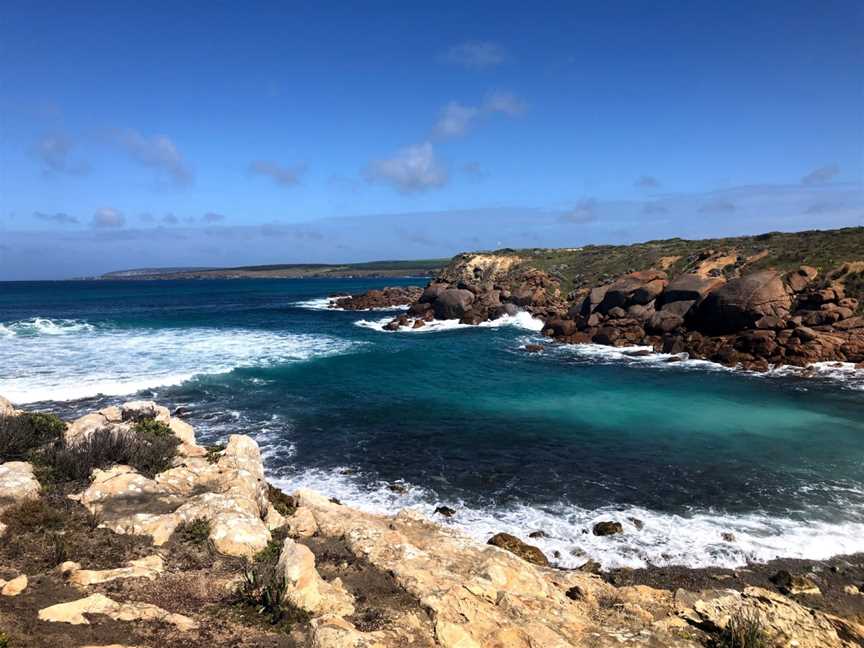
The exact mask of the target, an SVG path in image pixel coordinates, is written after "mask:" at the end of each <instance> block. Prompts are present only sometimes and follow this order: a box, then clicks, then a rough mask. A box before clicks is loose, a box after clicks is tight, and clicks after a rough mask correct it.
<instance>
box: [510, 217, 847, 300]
mask: <svg viewBox="0 0 864 648" xmlns="http://www.w3.org/2000/svg"><path fill="white" fill-rule="evenodd" d="M494 254H498V255H509V254H512V255H515V256H518V257H520V258H522V259H523V260H524V261H523V265H527V266H531V267H535V268H537V269H539V270H544V271H546V272H548V273H549V274H551V275H553V276H555V277H556V278H557V279H558V280H559V281H560V282H561V288H562V292H563V293H564V294H566V293H567V292H569V291H571V290H574V289H579V288H584V287H589V286H595V285H599V284H602V283H605V282H606V281H610V280H612V279H614V278H615V277H618V276H620V275H622V274H625V273H627V272H631V271H635V270H642V269H645V268H664V269H665V270H666V271H667V272H668V273H669V275H670V276H671V277H674V276H676V275H678V274H681V273H684V272H689V271H692V270H693V269H694V268H695V267H696V266H697V265H698V264H699V263H701V262H702V261H703V260H704V259H706V258H707V257H710V256H712V255H717V256H722V255H729V256H731V255H735V256H737V257H739V261H738V262H736V263H733V264H730V265H727V266H725V267H723V268H721V269H719V270H718V272H720V273H721V274H729V273H731V272H734V271H735V270H737V269H738V268H741V267H742V266H744V265H746V267H747V270H748V271H754V270H760V269H764V268H775V269H777V270H781V271H786V270H792V269H794V268H797V267H798V266H800V265H802V264H804V265H810V266H813V267H815V268H816V269H817V270H819V273H820V275H823V276H824V275H825V274H826V273H828V272H830V271H832V270H834V269H837V268H839V267H840V266H842V265H843V264H845V263H850V264H855V265H853V267H852V268H851V270H852V272H851V273H849V274H848V275H847V276H846V278H845V280H844V281H845V283H846V286H847V290H849V289H852V290H851V292H858V293H859V294H860V293H862V292H864V227H847V228H843V229H836V230H810V231H806V232H791V233H787V232H769V233H766V234H757V235H755V236H738V237H732V238H719V239H702V240H693V241H690V240H685V239H680V238H673V239H666V240H659V241H646V242H645V243H635V244H633V245H586V246H584V247H580V248H546V249H541V248H534V249H531V248H529V249H520V250H513V249H506V250H497V251H495V252H494ZM856 262H857V263H856ZM855 286H857V287H858V289H857V291H856V290H854V289H853V287H855Z"/></svg>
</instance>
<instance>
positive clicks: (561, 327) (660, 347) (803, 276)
mask: <svg viewBox="0 0 864 648" xmlns="http://www.w3.org/2000/svg"><path fill="white" fill-rule="evenodd" d="M763 259H764V255H758V254H757V255H754V256H753V257H751V258H743V257H741V256H740V255H737V254H734V253H729V252H728V251H720V252H718V251H714V250H708V251H706V252H704V253H702V254H701V255H696V256H695V257H694V258H693V259H691V260H690V263H689V264H688V265H686V266H684V267H683V268H681V267H680V265H676V263H678V261H679V257H663V258H661V259H659V260H658V263H657V266H658V267H648V268H646V269H644V270H637V271H631V272H627V273H625V274H623V275H621V276H618V277H610V276H609V275H605V279H606V280H605V281H604V282H603V283H600V284H598V285H594V286H590V285H589V286H583V287H581V288H578V289H575V290H572V291H570V292H569V293H568V294H567V295H566V296H562V290H561V277H560V276H555V275H554V274H552V273H550V272H547V271H544V270H540V269H538V268H536V267H534V266H533V265H532V263H531V262H530V260H526V259H522V258H520V257H518V256H516V255H514V254H509V253H508V254H497V255H496V254H464V255H460V256H458V257H456V258H455V259H454V260H453V262H452V263H451V264H450V266H448V267H447V268H446V269H445V270H444V271H443V272H442V273H441V274H440V275H439V276H438V277H436V279H435V280H433V281H432V282H431V283H430V284H429V285H428V286H427V287H426V289H425V290H424V291H423V293H422V294H421V295H420V297H419V298H418V299H417V301H416V302H415V303H413V304H412V305H411V306H410V307H409V309H408V311H407V313H406V314H404V315H400V316H399V317H397V318H395V319H394V320H393V321H392V322H390V323H389V324H387V326H386V328H387V329H388V330H398V329H400V328H403V327H410V328H418V327H420V326H424V325H425V324H426V323H427V322H429V321H431V320H433V319H442V320H443V319H458V320H459V321H460V322H462V323H464V324H479V323H481V322H484V321H486V320H490V319H496V318H499V317H501V316H502V315H514V314H516V313H517V312H519V311H520V310H524V311H527V312H529V313H531V314H532V315H533V316H534V317H537V318H539V319H541V320H542V321H543V322H544V328H543V334H544V335H546V336H548V337H550V338H553V339H555V340H557V341H559V342H564V343H572V344H580V343H583V344H584V343H593V344H603V345H610V346H616V347H629V346H643V347H649V348H650V349H653V350H654V351H657V352H663V353H668V354H678V357H675V358H673V360H677V359H681V358H683V357H689V358H698V359H704V360H710V361H713V362H718V363H721V364H724V365H727V366H731V367H735V366H738V367H742V368H745V369H749V370H756V371H766V370H768V369H770V368H772V367H777V366H780V365H795V366H799V367H805V366H808V365H810V364H813V363H816V362H844V363H846V362H848V363H854V364H858V365H861V366H862V367H864V364H862V363H864V313H862V309H861V304H860V303H859V297H860V291H861V281H862V271H864V263H862V262H851V263H845V264H843V265H841V266H840V267H837V268H835V269H831V270H828V271H827V272H826V273H825V274H824V275H821V274H820V272H819V270H817V268H815V267H811V266H807V265H801V266H800V267H796V268H794V269H792V270H786V271H780V270H777V269H773V268H761V267H760V261H762V260H763ZM750 268H753V270H752V271H751V270H750ZM682 270H683V271H682ZM850 286H851V288H850Z"/></svg>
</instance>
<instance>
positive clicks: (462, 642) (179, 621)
mask: <svg viewBox="0 0 864 648" xmlns="http://www.w3.org/2000/svg"><path fill="white" fill-rule="evenodd" d="M650 281H657V279H656V278H655V279H651V280H650ZM616 290H619V291H620V292H621V294H622V295H624V296H625V298H626V299H630V296H632V295H633V294H635V290H632V286H630V285H627V286H625V285H624V284H619V287H618V288H616ZM637 290H638V289H637ZM628 295H629V296H628ZM615 299H618V298H617V297H616V298H615ZM599 303H602V300H601V301H600V302H599ZM625 303H626V302H625ZM611 308H619V307H618V306H613V307H611ZM610 310H611V309H610ZM108 410H110V411H108ZM108 410H102V411H101V412H99V413H97V416H98V417H101V419H97V418H90V419H87V420H88V421H94V420H97V421H101V422H100V423H99V424H100V425H107V426H109V429H113V428H111V427H110V426H123V425H127V424H128V423H129V421H132V420H135V417H136V416H145V417H148V418H149V417H155V416H159V417H161V418H162V420H163V422H166V424H170V423H171V422H172V420H171V417H170V415H168V414H167V410H164V411H163V409H159V408H158V406H155V404H152V403H149V402H143V403H134V404H127V405H125V406H121V407H119V408H108ZM89 416H93V415H89ZM166 417H167V418H166ZM86 418H87V417H82V419H86ZM82 419H79V421H77V422H76V424H73V426H71V427H70V429H73V428H74V429H76V430H77V431H76V434H87V433H88V432H87V431H86V430H87V429H89V428H88V427H87V426H85V425H84V424H83V422H82ZM76 425H77V428H76ZM130 429H131V428H130ZM171 429H172V430H173V429H174V427H172V428H171ZM178 429H179V433H178V431H175V434H178V436H180V435H184V438H185V439H186V441H185V443H186V445H188V446H189V448H193V449H194V448H198V447H199V446H197V445H196V443H195V438H194V431H192V430H191V428H189V429H188V430H187V429H186V428H182V427H180V428H178ZM4 468H5V474H6V476H7V479H6V482H7V483H8V484H12V483H15V484H16V486H15V488H14V489H13V488H11V487H10V488H7V490H8V491H9V492H12V491H14V492H15V493H16V495H15V497H17V498H18V500H17V501H20V500H22V499H23V500H26V499H35V498H40V497H41V498H42V499H43V500H45V498H46V497H47V496H46V495H45V494H40V490H39V489H38V488H36V487H34V485H33V483H32V481H31V478H32V468H31V467H30V466H29V465H27V464H24V465H23V466H19V465H13V466H11V467H9V464H6V465H4ZM10 475H14V478H13V477H10ZM22 484H23V486H22ZM36 486H38V483H37V484H36ZM274 490H275V489H274ZM73 497H75V498H76V499H78V500H79V501H80V502H81V504H82V505H83V506H84V507H86V508H87V510H88V511H90V512H91V513H92V514H93V516H94V518H93V519H94V521H100V522H101V526H104V527H107V528H110V529H113V530H114V531H115V532H116V533H117V534H136V535H147V536H150V537H151V538H152V540H153V544H154V545H156V546H157V547H159V549H156V550H154V549H152V548H151V547H150V546H149V542H146V541H145V542H144V543H143V546H141V548H140V549H139V550H138V551H140V553H137V554H131V559H129V557H130V554H126V556H127V558H125V559H124V560H122V561H121V560H117V559H116V557H114V556H111V557H109V558H108V559H109V560H111V561H112V564H108V565H105V564H92V563H90V564H87V568H86V569H83V568H82V563H85V561H92V560H93V557H92V555H88V556H89V557H87V556H85V557H82V558H80V560H78V561H76V560H75V559H76V556H70V558H71V559H72V560H68V561H66V562H64V563H62V564H61V565H60V566H59V569H58V568H56V567H54V566H53V565H55V564H56V563H55V562H52V563H51V565H52V566H51V568H50V570H49V571H47V572H46V571H44V568H43V571H42V572H41V573H38V574H35V573H33V572H31V571H30V570H29V569H26V570H25V569H16V570H15V571H16V572H17V574H14V575H13V573H5V572H4V577H11V580H9V581H8V582H5V581H0V590H2V594H4V595H6V596H7V597H11V596H12V595H16V597H15V598H4V597H0V608H3V606H4V605H6V606H8V605H9V604H10V603H12V604H13V605H18V604H19V603H20V604H21V605H22V606H23V605H25V604H26V603H27V602H28V601H34V602H35V601H39V603H38V605H34V607H33V608H31V609H30V610H29V611H28V612H27V614H29V615H30V616H29V617H27V618H28V619H30V620H29V621H26V623H23V626H24V627H25V628H27V629H28V630H30V632H31V634H30V635H29V636H31V637H32V636H34V635H33V632H39V633H40V636H43V634H44V633H48V632H49V630H47V628H49V626H50V627H51V630H50V631H51V632H54V633H55V634H54V635H52V636H55V637H56V633H57V630H56V629H53V624H58V623H65V624H70V627H69V629H68V630H63V632H68V633H73V632H78V631H79V630H80V628H76V629H74V630H73V629H72V628H71V626H89V625H90V624H91V623H92V624H93V625H94V628H95V630H94V632H93V633H92V634H88V640H87V641H86V642H83V641H76V642H75V643H74V644H73V645H88V644H91V643H94V645H106V644H108V643H109V641H115V642H116V640H117V638H118V635H117V629H116V627H115V628H114V630H111V632H113V633H114V634H112V635H111V636H110V637H108V636H104V635H99V629H100V628H101V627H102V625H103V624H104V620H103V622H99V621H98V619H99V617H100V616H102V617H108V618H109V619H111V620H113V621H116V622H119V623H127V624H137V625H130V626H123V627H122V632H125V631H126V630H127V629H134V632H130V633H129V634H128V635H122V636H128V637H130V638H131V637H134V642H135V644H136V645H139V644H140V645H151V644H153V645H164V646H166V648H168V647H169V646H184V648H185V647H186V646H196V647H197V646H206V645H213V643H214V642H215V644H216V645H219V643H218V640H217V639H214V637H215V636H216V635H214V634H213V625H214V623H215V624H216V625H219V623H221V622H222V620H223V619H224V618H226V617H229V616H233V615H235V614H237V608H235V607H233V606H236V605H238V603H237V599H236V598H235V597H236V596H239V595H240V594H241V593H242V592H244V591H247V593H248V590H244V589H243V587H242V584H243V583H244V582H247V581H248V579H249V578H250V576H249V574H250V573H251V574H253V575H255V574H257V575H256V576H255V578H256V579H258V578H262V579H263V578H266V576H265V574H267V573H269V574H271V576H273V580H258V581H256V582H257V583H258V585H260V591H262V592H264V595H265V598H263V599H253V600H252V601H251V602H250V601H249V600H248V599H246V600H245V601H246V602H245V603H243V604H242V605H245V606H246V608H245V609H246V610H247V611H249V612H251V614H253V615H260V614H261V611H262V610H265V609H270V610H271V611H272V610H273V609H274V608H275V609H277V610H281V613H282V614H287V615H288V617H289V618H290V619H291V623H292V624H293V625H292V626H291V637H290V640H291V642H292V643H289V644H287V645H303V646H313V647H320V648H325V647H326V648H373V647H374V648H403V647H405V646H414V647H417V648H435V647H441V648H538V647H541V646H542V647H543V648H547V647H549V648H574V647H575V648H589V647H590V648H612V647H615V648H619V647H620V646H622V645H623V646H627V645H633V646H640V647H646V648H698V647H700V646H705V645H729V644H728V642H727V644H723V643H722V641H723V640H724V639H723V637H724V633H727V631H728V629H729V627H730V624H733V625H734V623H736V621H735V620H736V619H740V618H748V619H753V618H756V619H758V620H759V626H760V628H761V632H762V633H763V636H764V638H765V639H766V641H770V642H774V643H776V644H777V645H782V646H797V647H798V648H815V647H816V646H819V647H820V648H852V647H853V646H855V645H861V643H862V641H864V628H862V627H861V626H859V625H857V624H856V623H855V622H854V621H851V620H848V619H843V618H840V617H837V616H833V615H831V614H826V613H824V612H822V611H819V610H817V609H814V608H810V607H807V606H806V605H805V603H803V602H802V601H807V600H809V599H819V600H822V599H824V597H823V596H817V595H816V594H815V592H814V591H812V588H809V585H812V583H809V584H808V583H807V582H804V581H803V580H801V579H796V578H795V577H791V576H789V578H786V576H788V574H787V575H784V576H782V577H780V576H778V582H777V584H778V587H781V588H784V589H785V591H788V592H789V593H790V595H794V596H796V597H798V598H797V599H796V600H792V599H790V598H787V597H786V596H783V595H781V594H779V593H774V592H770V591H767V590H763V589H758V588H753V587H748V588H746V589H744V590H743V591H741V592H738V591H732V590H725V589H721V590H718V589H709V590H705V591H700V592H688V591H684V590H680V589H679V590H678V591H676V592H674V593H673V592H672V591H668V590H665V589H654V588H651V587H646V586H645V585H636V584H634V585H631V586H625V587H615V586H613V585H611V584H609V583H607V582H605V581H604V580H603V579H602V578H600V577H599V576H597V575H595V574H594V573H590V572H592V571H598V567H599V566H596V564H595V565H591V564H590V562H589V564H587V565H586V566H585V567H584V568H583V569H582V570H573V571H564V570H557V569H554V568H552V567H551V566H550V565H549V562H548V560H547V558H546V556H545V555H544V554H543V553H542V551H540V549H539V548H537V547H534V546H532V545H529V544H526V543H524V542H523V541H521V540H520V539H519V538H517V537H515V536H512V535H508V534H504V533H501V534H497V535H496V536H494V537H493V538H491V539H490V540H489V543H488V544H480V543H478V542H476V541H475V540H472V539H471V538H469V537H467V536H465V535H463V534H462V533H461V532H459V531H457V530H455V529H453V528H449V527H443V526H439V525H438V524H435V523H433V522H432V521H430V520H428V519H426V518H424V517H423V516H422V515H420V514H418V513H417V512H415V511H413V510H411V509H406V510H403V511H401V512H400V513H399V514H397V515H395V516H384V515H373V514H369V513H364V512H361V511H357V510H354V509H351V508H349V507H347V506H343V505H341V504H339V503H338V502H337V501H335V500H331V499H329V498H327V497H326V496H324V495H320V494H318V493H315V492H312V491H306V490H301V491H298V492H297V493H295V494H294V495H293V496H287V495H285V494H280V493H278V492H276V493H274V492H272V491H270V490H269V489H268V487H267V484H266V482H265V481H264V469H263V464H262V461H261V455H260V452H259V450H258V446H257V444H255V442H254V441H253V440H252V439H250V438H249V437H245V436H241V435H234V436H232V437H230V440H229V442H228V444H227V447H225V449H224V450H223V451H222V452H221V454H219V453H213V452H211V453H209V457H208V458H203V457H199V456H194V455H189V454H181V455H178V456H177V458H176V459H175V462H174V466H172V467H171V468H169V469H168V470H165V471H163V472H161V473H159V474H157V475H156V476H155V477H154V478H152V479H150V478H148V477H145V476H143V475H141V474H139V473H137V472H136V471H134V470H132V469H131V468H130V467H128V466H111V467H107V468H105V469H103V470H95V471H94V472H93V475H92V482H91V484H90V485H89V486H88V487H87V488H86V489H85V490H84V491H83V492H82V493H80V494H77V495H74V496H73ZM269 497H273V498H274V500H273V501H274V502H277V503H279V505H280V506H281V507H282V508H281V510H282V511H283V513H284V516H283V515H282V514H280V513H279V512H277V511H276V510H275V508H274V504H273V503H271V502H270V500H269V499H268V498H269ZM82 514H83V512H82ZM202 521H206V525H205V524H202ZM182 522H195V524H194V525H192V526H195V527H197V528H198V529H203V530H202V531H201V536H202V537H198V538H197V540H195V541H194V542H197V543H198V545H197V546H198V547H199V549H198V550H197V551H200V552H204V553H205V557H206V560H205V561H204V562H203V563H201V564H200V565H199V567H200V569H199V571H198V575H197V577H195V578H194V579H193V580H189V581H183V580H182V578H183V576H184V574H183V573H182V571H181V570H178V564H185V563H177V562H172V561H175V560H177V558H176V557H175V556H172V552H173V551H178V550H179V551H180V552H181V557H183V556H185V553H184V552H188V551H190V549H189V547H188V546H187V545H183V546H184V547H185V548H184V549H178V547H179V545H178V543H181V542H189V541H188V540H182V539H181V538H182V537H183V535H184V534H183V533H178V534H175V536H174V537H173V538H172V537H171V536H172V533H173V532H174V530H175V529H176V528H177V526H178V525H179V524H181V523H182ZM630 522H632V523H633V524H634V526H635V527H636V528H637V529H638V527H639V525H638V524H637V522H638V520H633V519H631V520H630ZM606 524H607V525H609V528H610V530H613V531H616V532H617V531H618V529H619V528H620V527H621V525H620V524H619V523H614V522H608V523H606ZM616 525H617V526H616ZM276 528H279V532H278V533H279V535H278V536H277V538H278V542H273V543H270V540H271V537H272V536H271V530H273V529H276ZM184 533H187V534H188V533H191V532H190V531H189V529H188V527H187V529H186V531H184ZM543 536H544V534H542V533H539V532H537V533H533V534H531V536H530V537H536V538H542V537H543ZM169 540H170V541H169ZM110 542H111V543H112V544H111V547H112V552H113V547H119V546H120V545H122V544H123V543H120V542H117V537H116V536H111V539H110ZM115 543H116V544H115ZM268 543H270V544H269V545H268ZM204 547H206V549H205V548H204ZM264 549H266V551H263V550H264ZM277 555H278V560H277ZM138 556H143V557H138ZM223 556H243V557H246V558H251V559H252V560H253V562H252V565H253V567H251V568H248V567H247V565H248V564H249V563H247V562H246V561H237V560H233V559H228V558H225V559H224V561H223V559H222V557H223ZM262 556H263V558H262ZM187 558H188V556H185V557H183V559H184V560H185V559H187ZM259 561H265V563H264V564H266V565H268V566H269V567H270V568H271V571H270V572H266V571H256V570H260V568H261V564H262V563H261V562H259ZM266 561H270V562H266ZM118 564H122V565H123V566H119V567H118V566H117V565H118ZM231 565H234V567H233V569H235V570H237V571H231V569H232V568H231V567H230V566H231ZM0 567H2V566H0ZM182 569H183V570H185V566H184V567H183V568H182ZM247 569H251V570H252V571H247ZM7 571H9V570H7ZM24 571H27V573H28V574H30V578H29V579H28V577H27V576H24V575H23V573H22V572H24ZM244 574H245V576H244ZM787 581H788V582H787ZM177 583H185V584H184V585H183V587H185V588H186V589H183V590H181V591H180V592H179V593H178V594H177V595H176V596H173V595H172V592H173V590H174V588H175V586H176V585H177ZM69 585H71V586H74V588H75V589H72V588H70V587H69ZM226 588H231V589H230V591H231V592H236V594H231V595H229V594H228V592H229V589H226ZM79 590H85V591H89V592H90V594H89V595H88V596H83V594H82V595H81V596H82V598H77V599H75V600H71V601H69V600H65V599H66V598H67V597H68V596H69V594H70V593H71V594H73V595H75V594H78V591H79ZM94 590H95V591H94ZM202 591H203V594H202V593H201V592H202ZM214 591H215V592H217V593H216V594H214V593H213V592H214ZM849 591H850V592H851V591H852V590H851V589H850V590H849ZM58 592H59V593H60V595H59V596H58ZM108 594H110V596H109V595H108ZM846 595H848V596H853V595H854V596H856V597H860V595H859V594H851V593H847V594H846ZM49 596H50V597H53V598H48V600H46V597H49ZM196 596H197V597H198V598H196V599H195V600H196V601H198V604H197V607H190V606H189V603H188V602H187V599H188V598H189V597H196ZM226 596H228V598H226ZM58 599H59V600H58ZM156 603H158V605H157V604H156ZM31 605H33V604H32V603H31ZM226 605H231V606H232V614H230V615H229V614H227V609H226V608H225V607H224V606H226ZM163 606H164V607H163ZM220 606H222V607H220ZM6 609H7V608H3V609H0V612H2V613H3V615H5V614H6ZM16 609H19V608H16ZM21 609H23V608H21ZM16 615H17V616H16ZM25 616H26V615H25ZM37 616H38V619H39V623H41V624H43V625H42V626H37V631H33V630H32V627H33V626H31V625H27V624H31V623H32V618H35V617H37ZM193 617H194V618H193ZM199 617H200V618H199ZM3 618H4V624H5V623H6V622H7V617H6V616H4V617H3ZM9 618H13V619H15V620H16V623H17V627H13V629H14V630H18V629H20V627H22V622H21V619H22V618H23V617H22V615H21V614H20V613H18V612H14V611H13V615H12V616H10V617H9ZM262 618H263V617H260V616H259V617H258V618H257V620H256V623H257V624H261V623H262ZM154 622H155V623H154ZM148 624H149V625H148ZM166 627H167V628H169V634H167V635H166V634H164V631H165V628H166ZM250 628H251V626H243V632H252V630H251V629H250ZM109 630H110V628H109ZM88 632H89V631H88ZM256 632H257V631H256ZM170 633H173V634H170ZM19 636H21V635H19ZM25 636H26V635H25ZM45 636H47V635H45ZM79 636H81V635H79ZM239 636H241V637H242V636H243V633H241V634H240V635H239ZM142 637H146V638H148V639H152V641H149V640H146V639H145V640H144V641H142ZM166 637H168V638H169V639H167V640H166V639H165V638H166ZM261 637H262V635H260V634H259V635H258V638H260V639H261V640H260V641H259V642H258V643H256V641H257V639H251V640H250V641H249V642H245V643H244V641H245V640H241V639H238V635H237V634H233V635H231V638H230V640H226V641H225V643H224V645H240V643H242V644H243V645H247V644H248V645H274V646H275V645H285V644H280V643H278V642H277V640H278V639H280V638H283V639H284V638H285V635H280V634H278V632H277V631H276V630H273V632H271V633H269V634H268V633H266V632H265V634H264V635H263V637H264V638H261ZM96 638H100V639H104V640H105V641H102V642H98V641H97V642H91V641H90V639H96ZM238 642H239V643H238ZM712 642H713V643H712ZM23 645H26V644H23ZM39 645H40V646H42V645H51V644H45V643H41V644H39ZM58 645H62V642H61V644H58ZM768 645H773V643H769V644H768Z"/></svg>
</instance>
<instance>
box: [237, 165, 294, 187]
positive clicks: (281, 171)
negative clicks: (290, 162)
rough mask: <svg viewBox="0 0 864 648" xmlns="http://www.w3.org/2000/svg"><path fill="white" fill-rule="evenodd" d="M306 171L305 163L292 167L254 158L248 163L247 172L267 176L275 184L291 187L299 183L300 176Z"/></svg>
mask: <svg viewBox="0 0 864 648" xmlns="http://www.w3.org/2000/svg"><path fill="white" fill-rule="evenodd" d="M305 172H306V165H305V164H298V165H295V166H293V167H283V166H280V165H279V164H277V163H276V162H271V161H269V160H255V161H254V162H252V164H250V165H249V173H251V174H254V175H263V176H269V177H270V178H272V179H273V181H274V182H275V183H276V184H279V185H282V186H283V187H293V186H294V185H296V184H299V183H300V176H302V175H303V174H304V173H305Z"/></svg>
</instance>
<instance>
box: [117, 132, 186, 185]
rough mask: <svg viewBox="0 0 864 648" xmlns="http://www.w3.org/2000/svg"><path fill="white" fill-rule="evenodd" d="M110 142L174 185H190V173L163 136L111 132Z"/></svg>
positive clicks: (170, 141)
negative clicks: (164, 175)
mask: <svg viewBox="0 0 864 648" xmlns="http://www.w3.org/2000/svg"><path fill="white" fill-rule="evenodd" d="M110 139H111V141H112V142H113V143H114V144H115V145H116V146H119V147H120V148H121V149H123V150H124V151H125V152H126V153H127V154H128V155H129V156H130V157H131V158H132V159H133V160H135V161H136V162H138V163H139V164H143V165H144V166H147V167H151V168H154V169H156V170H157V171H158V172H159V173H164V174H166V175H167V176H168V177H169V178H170V179H171V180H172V181H173V182H174V184H176V185H178V186H185V185H189V184H191V183H192V171H191V170H190V169H189V166H188V165H187V164H186V161H185V159H184V158H183V154H182V153H180V150H179V149H178V148H177V145H176V144H175V143H174V142H173V141H172V140H171V139H170V138H168V137H166V136H165V135H153V136H152V137H146V136H144V135H142V134H141V133H139V132H138V131H136V130H133V129H131V128H128V129H125V130H115V131H112V132H111V138H110Z"/></svg>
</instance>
